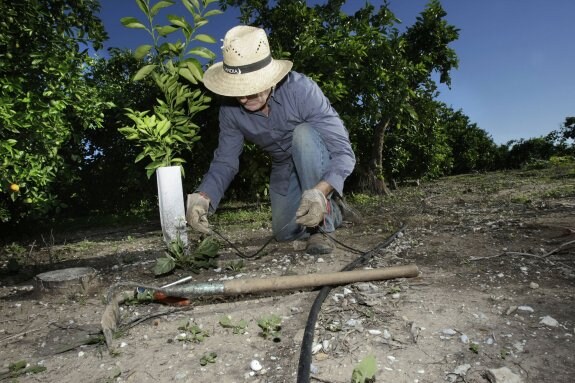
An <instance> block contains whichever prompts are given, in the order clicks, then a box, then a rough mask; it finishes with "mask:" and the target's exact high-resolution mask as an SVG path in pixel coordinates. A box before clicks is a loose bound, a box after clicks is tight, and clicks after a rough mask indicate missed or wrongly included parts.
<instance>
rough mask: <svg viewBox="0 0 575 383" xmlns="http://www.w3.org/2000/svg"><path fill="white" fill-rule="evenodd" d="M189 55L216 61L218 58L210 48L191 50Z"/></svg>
mask: <svg viewBox="0 0 575 383" xmlns="http://www.w3.org/2000/svg"><path fill="white" fill-rule="evenodd" d="M187 54H189V55H196V56H199V57H203V58H205V59H210V60H211V59H214V58H215V57H216V54H215V53H214V52H212V51H211V50H209V49H208V48H205V47H196V48H193V49H190V50H189V51H188V53H187Z"/></svg>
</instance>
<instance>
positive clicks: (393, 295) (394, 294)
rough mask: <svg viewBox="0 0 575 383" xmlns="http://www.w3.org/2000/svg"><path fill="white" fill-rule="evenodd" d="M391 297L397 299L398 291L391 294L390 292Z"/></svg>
mask: <svg viewBox="0 0 575 383" xmlns="http://www.w3.org/2000/svg"><path fill="white" fill-rule="evenodd" d="M391 298H392V299H399V293H393V294H391Z"/></svg>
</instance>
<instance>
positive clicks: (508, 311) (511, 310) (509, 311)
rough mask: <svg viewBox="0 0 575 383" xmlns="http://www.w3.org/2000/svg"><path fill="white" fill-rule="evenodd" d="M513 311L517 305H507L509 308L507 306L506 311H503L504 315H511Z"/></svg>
mask: <svg viewBox="0 0 575 383" xmlns="http://www.w3.org/2000/svg"><path fill="white" fill-rule="evenodd" d="M515 311H517V306H509V308H508V309H507V311H506V312H505V315H511V314H513V313H514V312H515Z"/></svg>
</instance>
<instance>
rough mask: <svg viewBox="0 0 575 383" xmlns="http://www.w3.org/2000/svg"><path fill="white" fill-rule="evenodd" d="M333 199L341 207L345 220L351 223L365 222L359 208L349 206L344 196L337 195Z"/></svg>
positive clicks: (342, 216) (342, 217)
mask: <svg viewBox="0 0 575 383" xmlns="http://www.w3.org/2000/svg"><path fill="white" fill-rule="evenodd" d="M333 201H334V202H335V204H336V205H337V206H338V207H339V210H340V211H341V219H342V220H343V221H346V222H351V223H362V222H363V218H362V217H361V214H360V213H359V212H358V211H357V210H355V209H354V208H352V207H351V206H349V205H348V204H347V202H345V200H344V199H343V197H340V196H335V197H333Z"/></svg>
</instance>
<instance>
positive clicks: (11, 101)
mask: <svg viewBox="0 0 575 383" xmlns="http://www.w3.org/2000/svg"><path fill="white" fill-rule="evenodd" d="M0 9H2V21H1V22H0V88H1V89H2V92H0V222H12V223H15V222H18V221H20V220H21V219H22V218H24V217H31V216H37V215H38V214H43V213H46V212H48V211H49V210H50V209H51V208H58V207H59V206H61V205H60V203H59V202H58V199H57V196H56V195H54V193H53V186H54V184H55V183H56V182H59V183H64V182H68V181H69V179H70V177H68V176H67V175H66V169H65V162H66V159H65V158H64V155H63V148H66V147H67V146H68V145H71V144H73V143H74V141H75V140H76V141H78V140H81V137H82V132H83V131H85V130H88V129H96V128H99V127H100V126H101V122H102V116H103V115H102V111H103V110H104V109H105V108H107V107H109V106H110V104H109V103H106V102H104V101H102V100H101V99H100V97H99V93H98V90H97V89H93V88H91V87H90V86H89V85H88V84H87V83H86V81H85V77H84V73H85V69H86V65H89V64H90V58H89V57H88V53H87V48H88V47H89V46H90V45H91V46H93V47H94V48H96V49H97V48H99V47H100V46H101V43H102V42H103V41H104V39H105V38H106V33H105V31H104V28H103V25H102V23H101V21H100V20H99V19H98V18H97V17H96V16H94V15H95V14H97V11H98V9H99V4H98V2H97V1H90V0H86V1H81V2H79V1H72V0H29V1H25V2H20V1H8V0H0ZM14 185H17V187H16V186H14Z"/></svg>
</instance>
